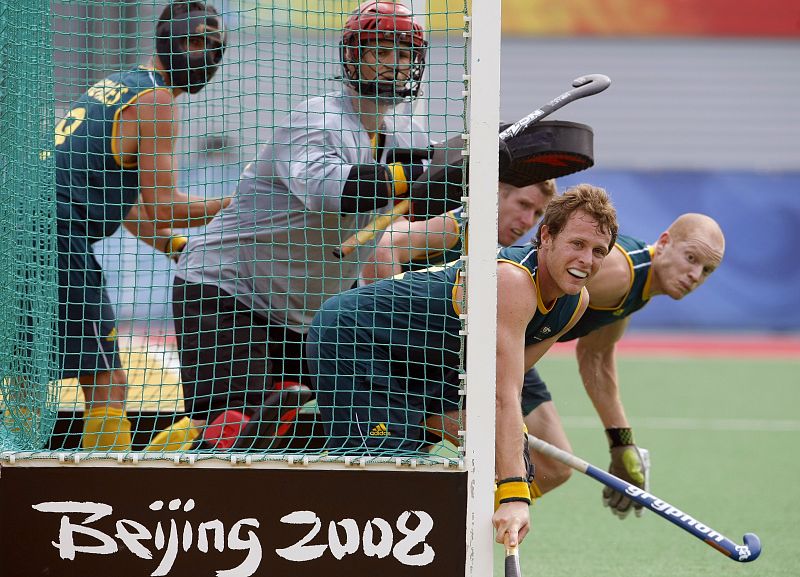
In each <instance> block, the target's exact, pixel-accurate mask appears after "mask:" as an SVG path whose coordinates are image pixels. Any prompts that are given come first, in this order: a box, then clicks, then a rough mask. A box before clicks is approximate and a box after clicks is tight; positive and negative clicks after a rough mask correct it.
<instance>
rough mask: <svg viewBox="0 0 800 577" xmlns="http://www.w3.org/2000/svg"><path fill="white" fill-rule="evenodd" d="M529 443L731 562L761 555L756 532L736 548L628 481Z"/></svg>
mask: <svg viewBox="0 0 800 577" xmlns="http://www.w3.org/2000/svg"><path fill="white" fill-rule="evenodd" d="M528 440H529V443H530V446H531V447H533V448H534V449H536V450H537V451H539V452H540V453H542V454H543V455H547V456H548V457H550V458H551V459H555V460H556V461H559V462H561V463H564V464H565V465H567V466H568V467H571V468H573V469H575V470H576V471H580V472H581V473H583V474H584V475H588V476H589V477H591V478H592V479H595V480H596V481H600V482H601V483H602V484H603V485H605V486H606V487H610V488H611V489H614V490H615V491H618V492H619V493H622V494H623V495H625V496H626V497H627V498H629V499H631V500H632V501H636V502H637V503H639V504H640V505H643V506H644V507H646V508H647V509H649V510H650V511H653V512H654V513H656V514H657V515H659V516H661V517H663V518H664V519H666V520H667V521H670V522H671V523H673V524H675V525H677V526H678V527H680V528H681V529H683V530H684V531H686V532H687V533H691V534H692V535H694V536H695V537H697V538H698V539H700V540H701V541H703V542H705V543H706V544H707V545H710V546H711V547H713V548H714V549H716V550H717V551H719V552H720V553H722V554H723V555H725V556H727V557H730V558H731V559H733V560H734V561H738V562H740V563H748V562H750V561H755V560H756V559H758V556H759V555H760V554H761V540H760V539H759V538H758V536H757V535H756V534H755V533H746V534H745V535H744V538H743V539H744V545H737V544H736V543H734V542H733V541H731V540H730V539H728V538H727V537H725V536H724V535H722V534H720V533H719V532H717V531H715V530H714V529H712V528H711V527H709V526H708V525H704V524H703V523H701V522H700V521H698V520H697V519H695V518H694V517H692V516H691V515H689V514H688V513H684V512H683V511H681V510H680V509H678V508H677V507H673V506H672V505H670V504H669V503H667V502H666V501H663V500H661V499H659V498H658V497H656V496H655V495H652V494H650V493H648V492H647V491H645V490H643V489H640V488H639V487H637V486H636V485H632V484H630V483H628V482H627V481H623V480H622V479H620V478H619V477H615V476H614V475H612V474H610V473H607V472H605V471H603V470H601V469H598V468H597V467H595V466H593V465H590V464H589V463H587V462H586V461H584V460H583V459H579V458H578V457H576V456H575V455H572V454H570V453H567V452H566V451H562V450H561V449H559V448H558V447H554V446H553V445H551V444H550V443H547V442H546V441H542V440H541V439H538V438H536V437H534V436H533V435H528Z"/></svg>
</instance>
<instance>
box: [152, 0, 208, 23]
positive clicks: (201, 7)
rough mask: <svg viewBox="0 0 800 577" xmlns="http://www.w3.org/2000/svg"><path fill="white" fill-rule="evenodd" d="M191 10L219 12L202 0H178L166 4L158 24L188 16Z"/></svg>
mask: <svg viewBox="0 0 800 577" xmlns="http://www.w3.org/2000/svg"><path fill="white" fill-rule="evenodd" d="M189 12H208V13H209V15H211V14H213V15H216V14H217V11H216V10H215V9H214V7H213V6H211V5H210V4H208V5H207V4H206V3H205V2H202V1H201V0H176V1H175V2H170V3H169V4H167V5H166V6H164V9H163V10H162V11H161V16H159V17H158V24H163V23H166V22H171V21H172V20H177V19H180V18H186V17H187V16H188V15H189ZM157 26H158V25H156V27H157ZM218 27H219V26H218Z"/></svg>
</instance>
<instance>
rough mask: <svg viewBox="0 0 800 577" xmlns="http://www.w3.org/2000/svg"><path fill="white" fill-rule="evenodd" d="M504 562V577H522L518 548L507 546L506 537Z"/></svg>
mask: <svg viewBox="0 0 800 577" xmlns="http://www.w3.org/2000/svg"><path fill="white" fill-rule="evenodd" d="M505 547H506V562H505V577H522V569H521V568H520V566H519V546H517V545H514V546H513V547H510V546H509V545H508V537H506V543H505Z"/></svg>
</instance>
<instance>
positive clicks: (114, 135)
mask: <svg viewBox="0 0 800 577" xmlns="http://www.w3.org/2000/svg"><path fill="white" fill-rule="evenodd" d="M152 90H169V86H168V85H167V84H166V82H165V81H164V79H163V78H162V77H161V75H160V74H158V73H157V72H156V71H155V70H151V69H145V68H135V69H133V70H129V71H127V72H121V73H118V74H112V75H111V76H109V77H108V78H105V79H103V80H101V81H99V82H98V83H96V84H95V85H94V86H92V87H91V88H89V90H87V91H86V92H85V93H84V94H83V96H81V97H80V98H79V99H78V100H77V101H76V102H75V103H74V104H73V105H72V108H71V109H70V111H69V112H68V113H67V115H66V116H65V117H64V119H63V120H61V122H59V123H58V125H57V126H56V131H55V132H56V134H55V165H56V200H57V207H58V209H57V210H58V219H59V224H60V226H66V227H68V228H69V229H70V230H73V231H77V232H79V233H81V234H83V235H85V236H86V237H87V239H88V240H89V242H93V241H96V240H99V239H101V238H104V237H106V236H109V235H111V234H113V233H114V231H116V230H117V229H118V228H119V226H120V224H121V223H122V221H123V220H124V219H125V216H126V215H127V214H128V211H130V209H131V207H132V206H133V205H134V204H136V203H137V202H138V198H139V172H138V165H137V163H136V162H135V161H134V162H123V159H122V156H121V154H120V150H119V138H118V137H119V134H120V126H119V123H120V114H121V113H122V111H123V110H124V109H125V108H126V107H128V106H130V105H131V104H132V103H133V102H135V101H136V100H137V99H138V98H139V97H140V96H141V95H142V94H145V93H146V92H150V91H152Z"/></svg>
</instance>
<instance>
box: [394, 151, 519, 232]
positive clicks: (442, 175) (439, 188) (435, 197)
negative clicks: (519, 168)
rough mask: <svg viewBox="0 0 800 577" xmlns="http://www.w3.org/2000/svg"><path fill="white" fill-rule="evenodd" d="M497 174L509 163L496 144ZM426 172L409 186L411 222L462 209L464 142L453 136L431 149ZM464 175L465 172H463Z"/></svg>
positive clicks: (465, 169)
mask: <svg viewBox="0 0 800 577" xmlns="http://www.w3.org/2000/svg"><path fill="white" fill-rule="evenodd" d="M498 149H499V164H500V170H501V171H502V170H505V168H504V167H507V166H508V165H509V164H510V163H511V154H510V152H509V150H508V146H507V145H506V143H505V142H503V141H502V140H500V141H499V142H498ZM432 150H433V155H432V157H431V161H430V164H429V165H428V170H427V171H426V172H424V173H422V174H421V175H420V176H419V177H417V178H416V179H415V180H414V183H413V184H412V185H411V192H410V194H409V196H410V197H411V207H412V208H411V219H412V220H425V219H428V218H432V217H434V216H438V215H440V214H444V213H446V212H448V211H450V210H454V209H456V208H458V207H460V206H461V197H462V196H464V195H466V194H467V193H466V189H465V187H464V185H465V183H466V179H465V174H466V175H469V172H468V170H469V163H468V162H467V161H466V159H467V157H465V156H464V155H463V154H462V151H463V150H464V141H463V139H462V138H461V136H456V137H454V138H451V139H449V140H448V141H446V142H442V143H439V144H436V145H435V146H434V147H433V149H432ZM465 171H467V172H465Z"/></svg>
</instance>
